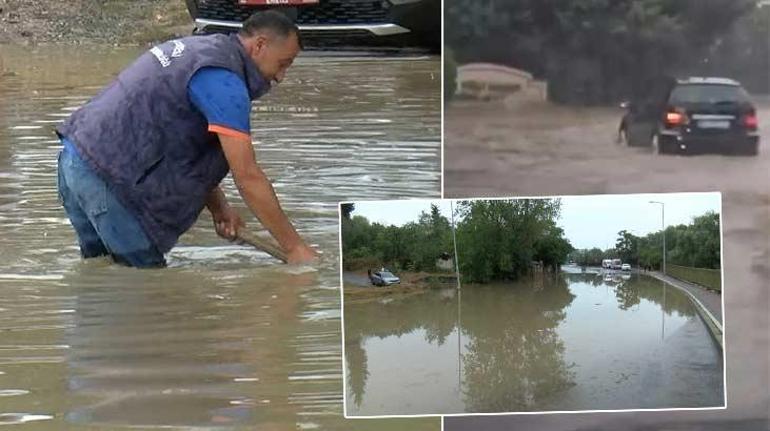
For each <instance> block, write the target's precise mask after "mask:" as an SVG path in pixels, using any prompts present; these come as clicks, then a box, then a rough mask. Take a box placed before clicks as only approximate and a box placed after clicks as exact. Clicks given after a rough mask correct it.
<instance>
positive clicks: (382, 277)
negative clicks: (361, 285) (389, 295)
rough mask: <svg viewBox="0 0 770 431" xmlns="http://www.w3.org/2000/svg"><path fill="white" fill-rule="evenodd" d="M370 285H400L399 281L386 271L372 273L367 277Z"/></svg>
mask: <svg viewBox="0 0 770 431" xmlns="http://www.w3.org/2000/svg"><path fill="white" fill-rule="evenodd" d="M369 280H371V282H372V284H373V285H375V286H390V285H393V284H401V279H400V278H398V277H396V276H395V275H393V273H392V272H390V271H388V270H379V271H374V272H372V273H371V275H370V276H369Z"/></svg>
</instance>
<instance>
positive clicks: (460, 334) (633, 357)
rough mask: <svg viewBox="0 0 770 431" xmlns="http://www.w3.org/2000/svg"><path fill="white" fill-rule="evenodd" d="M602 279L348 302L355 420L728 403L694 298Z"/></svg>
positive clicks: (644, 281) (623, 278)
mask: <svg viewBox="0 0 770 431" xmlns="http://www.w3.org/2000/svg"><path fill="white" fill-rule="evenodd" d="M605 276H606V274H602V273H596V274H590V273H588V274H581V273H573V274H562V275H561V276H559V277H554V278H547V277H546V278H544V277H538V278H533V279H529V280H526V281H522V282H518V283H515V284H506V285H491V286H468V287H466V288H463V290H462V292H461V295H459V294H457V293H456V291H454V290H451V291H447V292H444V291H430V292H427V293H425V294H423V295H420V296H417V297H414V296H412V297H408V298H404V299H401V300H395V301H389V302H387V303H383V302H372V303H363V304H362V303H355V304H349V305H345V359H346V362H345V366H346V378H347V382H346V384H347V397H346V406H347V410H348V414H351V415H362V416H367V415H378V414H396V413H399V414H417V413H468V412H507V411H540V410H584V409H628V408H664V407H705V406H721V405H722V404H723V388H722V362H721V353H720V352H719V351H718V349H717V348H716V346H715V344H714V343H713V341H712V339H711V338H710V335H709V333H708V332H707V329H706V327H705V325H704V324H703V323H702V321H701V320H700V318H699V317H698V315H697V313H696V312H695V310H694V308H693V306H692V304H691V303H690V301H689V299H688V298H687V297H686V296H685V295H684V294H682V293H681V292H680V291H678V290H676V289H673V288H670V287H666V286H665V285H664V284H662V283H661V282H659V281H657V280H655V279H652V278H649V277H645V276H637V275H633V276H632V275H628V274H627V275H620V274H613V275H611V276H610V277H608V278H606V277H605ZM448 293H449V294H448Z"/></svg>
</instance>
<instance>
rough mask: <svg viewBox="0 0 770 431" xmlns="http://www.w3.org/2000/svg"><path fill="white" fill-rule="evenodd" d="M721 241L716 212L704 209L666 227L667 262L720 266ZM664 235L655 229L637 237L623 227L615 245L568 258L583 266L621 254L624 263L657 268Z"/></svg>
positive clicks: (714, 267)
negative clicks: (686, 220) (679, 222)
mask: <svg viewBox="0 0 770 431" xmlns="http://www.w3.org/2000/svg"><path fill="white" fill-rule="evenodd" d="M720 248H721V242H720V235H719V214H717V213H715V212H707V213H706V214H703V215H701V216H698V217H695V218H693V221H692V223H690V224H688V225H678V226H669V227H667V228H666V263H667V264H672V265H681V266H688V267H695V268H711V269H717V268H719V267H720V261H721V250H720ZM662 257H663V236H662V235H661V232H654V233H651V234H648V235H645V236H643V237H638V236H635V235H633V234H631V233H630V232H628V231H626V230H622V231H620V232H618V238H617V240H616V242H615V249H612V250H606V251H602V250H599V249H598V248H595V249H591V250H575V251H574V252H572V253H571V254H570V259H571V260H573V261H575V262H576V263H577V264H578V265H582V266H599V265H601V261H602V259H612V258H620V259H622V260H623V262H624V263H630V264H632V265H639V266H643V267H651V268H655V269H660V267H661V263H662V261H663V259H662Z"/></svg>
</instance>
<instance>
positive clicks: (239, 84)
mask: <svg viewBox="0 0 770 431" xmlns="http://www.w3.org/2000/svg"><path fill="white" fill-rule="evenodd" d="M187 94H188V97H189V98H190V101H191V102H192V104H193V105H195V107H196V108H198V110H200V111H201V112H202V113H203V115H204V116H205V117H206V120H207V121H208V122H209V131H210V132H215V133H222V134H224V135H229V136H235V137H244V138H248V139H251V137H250V131H251V127H250V122H249V114H250V112H251V99H250V98H249V90H248V89H247V88H246V83H245V82H243V79H241V77H239V76H238V75H236V74H235V73H234V72H232V71H230V70H228V69H224V68H221V67H204V68H202V69H200V70H198V71H197V72H195V74H194V75H193V76H192V78H190V82H189V83H188V84H187Z"/></svg>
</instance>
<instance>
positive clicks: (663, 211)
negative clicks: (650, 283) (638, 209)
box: [650, 201, 666, 275]
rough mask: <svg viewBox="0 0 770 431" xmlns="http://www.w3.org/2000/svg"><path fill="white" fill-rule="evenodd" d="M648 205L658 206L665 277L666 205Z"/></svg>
mask: <svg viewBox="0 0 770 431" xmlns="http://www.w3.org/2000/svg"><path fill="white" fill-rule="evenodd" d="M650 203H651V204H660V229H661V234H662V235H663V275H666V205H665V204H664V203H663V202H658V201H650Z"/></svg>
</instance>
